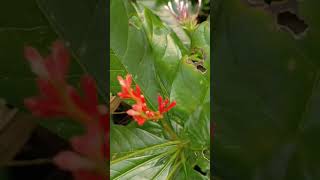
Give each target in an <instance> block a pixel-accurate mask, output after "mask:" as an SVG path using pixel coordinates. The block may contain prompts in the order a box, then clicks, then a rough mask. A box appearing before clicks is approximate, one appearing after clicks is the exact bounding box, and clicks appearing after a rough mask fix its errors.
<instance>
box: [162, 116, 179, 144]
mask: <svg viewBox="0 0 320 180" xmlns="http://www.w3.org/2000/svg"><path fill="white" fill-rule="evenodd" d="M160 122H161V123H162V126H163V127H164V129H165V130H166V131H167V132H168V133H169V135H170V137H171V138H172V139H173V140H175V139H178V136H177V134H176V133H175V132H174V131H173V129H172V128H171V126H169V124H168V123H167V121H166V120H165V119H161V120H160Z"/></svg>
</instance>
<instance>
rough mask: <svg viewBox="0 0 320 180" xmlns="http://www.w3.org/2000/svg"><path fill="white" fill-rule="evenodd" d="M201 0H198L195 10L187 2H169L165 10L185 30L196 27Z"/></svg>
mask: <svg viewBox="0 0 320 180" xmlns="http://www.w3.org/2000/svg"><path fill="white" fill-rule="evenodd" d="M201 3H202V0H198V3H197V5H196V7H195V8H193V7H192V4H191V2H190V1H189V0H174V1H169V2H168V5H165V8H166V9H167V10H168V11H169V12H170V13H171V14H172V15H173V16H174V17H175V18H176V19H177V20H178V21H179V22H180V23H181V24H182V25H183V26H184V27H185V28H187V29H194V28H195V27H197V17H198V15H199V12H200V8H201Z"/></svg>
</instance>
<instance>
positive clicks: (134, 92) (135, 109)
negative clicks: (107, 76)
mask: <svg viewBox="0 0 320 180" xmlns="http://www.w3.org/2000/svg"><path fill="white" fill-rule="evenodd" d="M118 80H119V83H120V85H121V89H122V91H121V92H119V93H118V96H119V97H120V98H122V99H132V100H134V101H135V104H134V105H132V109H129V110H128V111H127V114H128V115H130V116H132V117H133V119H134V120H135V121H137V123H138V124H139V125H143V124H144V123H145V121H146V120H148V119H150V120H153V121H156V120H159V119H162V118H163V114H164V113H165V112H168V111H169V110H170V109H171V108H173V107H174V106H175V105H176V102H175V101H173V102H171V103H170V102H169V99H166V100H163V98H162V97H161V96H160V95H159V96H158V111H152V110H151V109H150V108H148V106H147V104H146V100H145V97H144V96H143V95H142V94H141V89H140V87H139V85H136V88H135V89H133V88H131V84H132V76H131V75H130V74H128V75H127V76H126V78H125V79H123V78H122V77H121V76H118Z"/></svg>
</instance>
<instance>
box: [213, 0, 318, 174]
mask: <svg viewBox="0 0 320 180" xmlns="http://www.w3.org/2000/svg"><path fill="white" fill-rule="evenodd" d="M294 2H296V5H297V6H296V8H297V12H298V16H299V17H301V18H302V19H303V20H304V21H305V22H306V23H307V25H308V26H309V28H308V30H307V31H306V32H305V33H304V34H302V35H301V36H300V37H296V36H293V34H292V33H291V32H288V31H287V30H285V29H283V28H281V29H280V27H279V25H278V24H277V22H276V19H275V18H274V17H275V16H276V15H273V14H271V12H267V10H266V9H263V8H260V7H254V6H250V4H248V3H245V2H244V1H239V0H227V1H226V0H217V1H215V2H214V7H215V11H214V14H213V16H212V17H213V22H215V25H214V29H213V36H214V37H215V40H214V41H213V44H214V45H213V46H214V50H215V53H214V58H215V59H216V61H214V65H213V66H214V67H215V71H214V72H213V73H214V77H215V80H214V87H215V89H214V97H215V100H214V107H215V108H214V114H215V120H216V126H217V127H218V128H217V129H216V135H215V140H214V142H215V143H214V145H213V147H214V152H215V154H214V157H215V162H214V164H215V165H216V169H215V170H214V174H215V175H217V176H218V177H221V179H226V180H229V179H231V180H233V179H239V180H241V179H244V180H253V179H272V180H300V179H319V178H320V175H319V167H320V166H319V165H320V164H319V162H320V161H319V160H320V157H319V150H320V146H319V143H317V142H316V141H317V140H315V137H318V136H319V135H320V134H319V132H320V131H319V125H320V124H319V102H320V101H319V53H318V50H317V49H318V46H317V45H316V44H317V41H318V40H319V30H320V29H319V27H320V26H319V25H320V24H319V20H318V19H317V17H319V13H318V9H317V8H316V6H317V5H319V1H316V0H309V1H294Z"/></svg>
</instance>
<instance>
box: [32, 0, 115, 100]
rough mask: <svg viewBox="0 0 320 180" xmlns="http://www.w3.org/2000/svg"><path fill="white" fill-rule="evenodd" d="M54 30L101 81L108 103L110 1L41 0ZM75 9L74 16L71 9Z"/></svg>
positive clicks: (103, 96)
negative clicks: (108, 22) (107, 22)
mask: <svg viewBox="0 0 320 180" xmlns="http://www.w3.org/2000/svg"><path fill="white" fill-rule="evenodd" d="M37 2H38V4H39V7H40V8H41V9H42V11H43V13H44V14H45V16H46V18H47V19H48V20H49V22H50V24H51V26H52V27H53V28H54V30H55V31H56V32H57V33H58V34H59V35H60V36H61V37H62V38H63V39H64V40H65V41H67V42H68V44H69V45H70V47H71V49H72V50H73V53H74V57H75V58H76V60H77V61H78V62H79V63H80V64H81V66H82V68H83V69H84V70H85V71H86V72H88V73H89V74H91V75H92V76H93V77H94V78H95V79H96V81H97V84H98V90H99V93H100V95H101V97H102V98H103V100H104V101H105V102H106V100H107V99H108V96H109V94H108V92H107V91H106V90H107V83H106V82H107V73H108V69H107V67H108V64H107V55H108V50H107V49H106V48H107V43H108V42H106V40H107V25H106V21H107V19H106V18H107V17H106V14H105V13H106V10H105V9H106V5H107V2H106V0H99V1H91V0H85V1H77V0H70V1H63V0H37ZM71 9H72V13H70V10H71Z"/></svg>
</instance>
